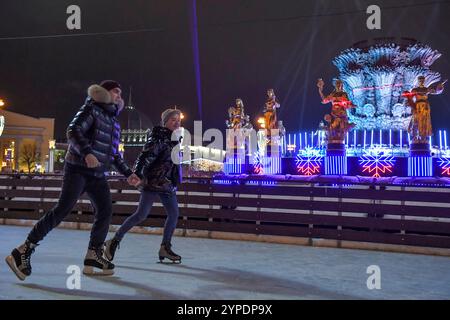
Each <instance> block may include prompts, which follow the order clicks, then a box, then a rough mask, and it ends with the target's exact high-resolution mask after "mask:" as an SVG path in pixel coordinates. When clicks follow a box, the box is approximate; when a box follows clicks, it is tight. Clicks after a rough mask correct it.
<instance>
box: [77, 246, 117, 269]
mask: <svg viewBox="0 0 450 320" xmlns="http://www.w3.org/2000/svg"><path fill="white" fill-rule="evenodd" d="M83 274H85V275H88V276H111V275H113V274H114V264H112V263H111V262H109V261H108V260H106V259H105V258H103V248H89V249H88V251H87V253H86V257H85V258H84V268H83Z"/></svg>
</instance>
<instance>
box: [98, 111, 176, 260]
mask: <svg viewBox="0 0 450 320" xmlns="http://www.w3.org/2000/svg"><path fill="white" fill-rule="evenodd" d="M180 115H181V114H180V111H179V110H177V109H167V110H166V111H164V112H163V113H162V115H161V120H162V121H161V122H162V126H156V127H154V128H153V130H152V132H151V134H150V137H149V139H148V141H147V143H146V144H145V146H144V148H143V150H142V152H141V154H140V155H139V157H138V159H137V160H136V163H135V166H134V172H135V174H136V175H137V176H138V177H139V178H140V179H141V180H140V182H139V183H137V184H136V186H137V187H138V189H139V190H140V191H141V197H140V200H139V206H138V208H137V210H136V212H135V213H133V214H132V215H131V216H129V217H128V218H127V219H126V220H125V221H124V223H123V224H122V226H121V227H120V228H119V230H118V231H117V232H116V234H115V236H114V238H112V239H111V240H108V241H106V243H105V245H106V248H105V256H106V258H107V259H109V260H110V261H112V260H113V259H114V254H115V252H116V249H117V248H118V246H119V243H120V241H121V240H122V238H123V236H124V235H125V233H127V232H128V231H129V230H130V229H131V228H132V227H134V226H136V225H138V224H139V223H140V222H142V221H144V220H145V219H146V218H147V216H148V215H149V214H150V210H151V208H152V206H153V202H154V201H155V200H156V197H159V198H160V200H161V203H162V204H163V206H164V208H165V210H166V212H167V219H166V222H165V224H164V234H163V240H162V243H161V247H160V250H159V259H160V261H163V260H164V258H168V259H169V260H172V261H173V262H181V257H180V256H179V255H178V254H176V253H174V252H173V251H172V249H171V247H172V245H171V239H172V235H173V232H174V231H175V228H176V225H177V221H178V215H179V210H178V202H177V198H176V187H177V185H178V183H179V182H180V177H181V174H180V166H179V165H178V164H175V163H174V161H175V162H176V163H178V162H179V158H178V152H176V150H177V149H175V150H174V148H175V146H177V144H178V143H179V142H178V139H176V138H174V139H172V134H173V132H174V131H175V130H177V129H178V128H179V127H180Z"/></svg>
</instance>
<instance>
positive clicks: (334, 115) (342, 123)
mask: <svg viewBox="0 0 450 320" xmlns="http://www.w3.org/2000/svg"><path fill="white" fill-rule="evenodd" d="M324 85H325V83H324V81H323V80H322V79H319V80H318V82H317V87H318V88H319V94H320V97H321V98H322V104H327V103H330V102H331V103H332V107H331V112H330V114H326V115H325V117H324V119H325V121H326V122H327V123H328V125H327V126H326V130H327V138H328V143H342V142H343V141H344V139H345V135H346V134H347V132H349V131H350V130H351V129H352V128H353V127H354V126H355V125H354V124H351V123H350V122H349V121H348V116H347V109H349V108H354V107H355V106H354V105H353V104H352V102H351V101H350V100H349V98H348V96H347V93H345V91H344V90H343V88H344V86H343V83H342V81H341V80H339V79H337V80H336V83H335V89H334V91H333V92H331V93H330V94H329V95H327V96H325V95H324V94H323V87H324Z"/></svg>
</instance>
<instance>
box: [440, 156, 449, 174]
mask: <svg viewBox="0 0 450 320" xmlns="http://www.w3.org/2000/svg"><path fill="white" fill-rule="evenodd" d="M438 164H439V167H441V169H442V172H441V173H442V175H447V176H450V158H449V157H441V158H439V160H438Z"/></svg>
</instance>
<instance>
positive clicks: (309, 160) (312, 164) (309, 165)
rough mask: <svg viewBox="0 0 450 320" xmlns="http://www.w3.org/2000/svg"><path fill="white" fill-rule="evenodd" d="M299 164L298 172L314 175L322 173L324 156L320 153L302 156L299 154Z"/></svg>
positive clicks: (296, 161) (296, 162)
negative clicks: (319, 154)
mask: <svg viewBox="0 0 450 320" xmlns="http://www.w3.org/2000/svg"><path fill="white" fill-rule="evenodd" d="M295 164H296V165H297V172H298V173H299V174H301V175H305V176H312V175H314V174H318V173H320V167H321V165H322V157H321V156H318V155H311V156H301V155H298V156H297V158H296V159H295Z"/></svg>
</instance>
